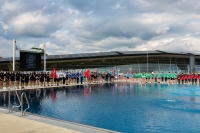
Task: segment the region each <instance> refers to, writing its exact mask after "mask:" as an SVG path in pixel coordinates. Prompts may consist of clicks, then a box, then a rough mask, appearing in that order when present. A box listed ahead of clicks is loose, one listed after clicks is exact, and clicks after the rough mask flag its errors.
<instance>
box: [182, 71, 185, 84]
mask: <svg viewBox="0 0 200 133" xmlns="http://www.w3.org/2000/svg"><path fill="white" fill-rule="evenodd" d="M184 80H185V75H184V74H183V73H182V74H181V81H182V84H183V83H184Z"/></svg>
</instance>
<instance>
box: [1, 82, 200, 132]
mask: <svg viewBox="0 0 200 133" xmlns="http://www.w3.org/2000/svg"><path fill="white" fill-rule="evenodd" d="M26 93H27V95H28V98H29V101H30V104H31V108H30V109H29V110H28V111H29V112H32V113H35V114H39V115H43V116H48V117H53V118H57V119H62V120H67V121H71V122H77V123H81V124H86V125H91V126H96V127H100V128H105V129H110V130H115V131H119V132H127V133H132V132H162V133H163V132H166V133H168V132H176V133H178V132H181V133H182V132H187V133H188V132H200V127H199V125H200V87H199V86H195V85H167V84H147V85H140V84H136V83H135V84H133V83H105V84H93V85H82V86H81V85H80V86H68V87H60V88H51V89H40V90H37V91H36V90H26ZM3 95H4V97H5V95H6V94H5V92H4V94H1V95H0V98H1V99H0V106H4V107H6V103H7V102H6V101H5V100H4V101H3V98H2V96H3ZM4 99H5V98H4ZM15 99H16V97H15V96H14V95H13V96H12V97H11V101H12V102H15Z"/></svg>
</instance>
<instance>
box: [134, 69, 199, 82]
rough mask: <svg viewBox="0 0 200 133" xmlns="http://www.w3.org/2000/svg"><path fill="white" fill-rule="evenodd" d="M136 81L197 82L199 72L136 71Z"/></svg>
mask: <svg viewBox="0 0 200 133" xmlns="http://www.w3.org/2000/svg"><path fill="white" fill-rule="evenodd" d="M134 77H135V78H136V81H139V82H141V83H147V82H150V83H155V82H157V83H174V84H175V83H177V84H199V83H200V73H191V74H189V73H179V74H177V73H176V72H174V73H170V72H168V73H164V72H162V73H159V72H158V73H153V72H152V73H136V74H135V75H134Z"/></svg>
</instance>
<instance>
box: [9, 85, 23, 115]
mask: <svg viewBox="0 0 200 133" xmlns="http://www.w3.org/2000/svg"><path fill="white" fill-rule="evenodd" d="M10 88H11V87H10ZM14 91H15V93H16V95H17V99H18V101H19V105H18V106H16V105H13V106H12V108H11V112H13V109H14V108H19V107H20V106H21V100H20V98H19V95H18V92H17V90H16V88H15V87H14ZM9 104H10V89H9ZM9 106H10V105H9ZM9 113H10V109H9Z"/></svg>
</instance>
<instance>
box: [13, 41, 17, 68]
mask: <svg viewBox="0 0 200 133" xmlns="http://www.w3.org/2000/svg"><path fill="white" fill-rule="evenodd" d="M15 48H16V40H15V39H13V71H15Z"/></svg>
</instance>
